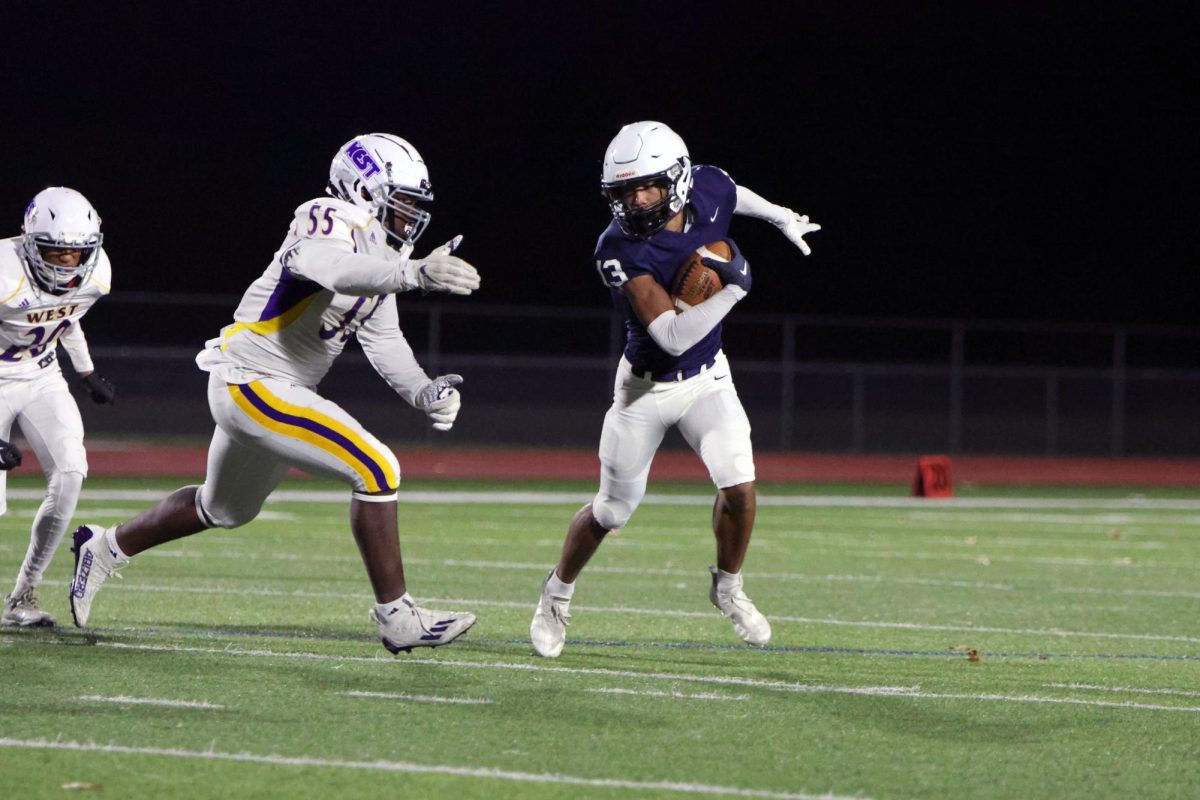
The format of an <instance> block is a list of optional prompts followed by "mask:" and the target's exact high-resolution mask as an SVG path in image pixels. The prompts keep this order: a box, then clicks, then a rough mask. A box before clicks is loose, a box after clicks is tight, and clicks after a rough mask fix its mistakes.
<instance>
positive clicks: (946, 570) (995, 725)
mask: <svg viewBox="0 0 1200 800" xmlns="http://www.w3.org/2000/svg"><path fill="white" fill-rule="evenodd" d="M174 485H175V484H173V483H170V484H169V483H164V482H161V481H157V482H153V481H151V482H148V481H121V482H117V481H111V480H100V479H93V480H89V482H88V484H87V485H86V486H85V489H84V497H83V499H82V501H81V503H80V507H79V512H78V515H77V521H79V522H98V523H103V524H112V523H115V522H118V521H120V520H122V519H125V518H128V517H129V516H130V515H132V514H133V513H135V512H136V511H138V510H140V509H141V508H144V507H146V506H147V505H149V503H150V502H151V500H152V499H153V498H154V497H156V496H159V495H160V494H162V493H164V492H165V491H166V490H167V489H169V488H173V486H174ZM283 488H284V489H285V490H286V494H285V495H283V496H281V497H280V498H279V499H278V500H276V501H273V502H271V503H270V504H269V505H268V506H267V509H266V512H265V513H264V514H263V515H262V517H260V518H259V519H258V520H256V521H255V522H253V523H251V524H250V525H248V526H246V527H244V528H241V529H239V530H235V531H224V530H218V531H210V532H207V533H203V534H200V535H197V536H194V537H191V538H188V539H185V540H182V541H179V542H175V543H171V544H168V545H165V546H163V547H160V548H157V549H156V550H152V551H148V552H147V553H145V554H143V555H141V556H138V557H137V558H135V559H134V560H133V562H132V563H131V564H129V565H128V566H127V567H126V568H125V570H124V578H123V580H115V579H114V580H110V581H109V583H108V584H107V585H106V586H105V588H104V589H103V590H102V591H101V593H100V594H99V596H98V599H97V601H96V604H95V606H94V607H93V611H92V618H91V620H90V622H91V625H90V626H89V627H88V628H87V629H83V630H80V629H77V628H75V627H74V626H73V625H72V624H71V615H70V610H69V606H68V603H67V587H68V581H69V575H70V568H71V564H72V556H71V553H70V551H69V549H68V548H69V538H70V534H69V533H68V537H67V538H68V541H67V542H64V544H63V546H62V548H61V549H60V550H59V552H58V555H57V556H56V558H55V561H54V563H53V565H52V566H51V568H50V570H49V572H48V574H47V580H46V583H45V584H44V585H43V587H42V589H41V595H42V604H43V607H45V608H46V609H47V610H49V611H50V612H51V613H53V614H55V615H56V616H57V617H58V619H59V623H60V627H59V628H57V629H53V630H42V631H32V630H14V629H11V628H6V629H3V630H0V669H2V670H3V673H2V674H3V678H2V680H3V683H2V684H0V685H2V686H3V689H2V691H0V797H4V798H10V797H11V798H50V797H53V798H61V797H64V796H71V795H72V794H73V792H74V790H78V791H82V792H83V793H84V794H86V795H87V796H108V797H121V798H133V797H188V798H220V799H221V800H228V798H234V797H238V798H241V797H263V798H267V797H272V798H274V797H371V796H382V797H386V796H398V795H404V796H412V797H455V798H487V799H488V800H496V798H502V797H503V798H507V797H520V798H563V797H570V798H592V797H595V798H617V797H639V798H640V797H650V798H680V797H687V796H695V795H699V796H711V797H763V798H812V797H829V798H851V797H855V798H873V799H875V800H885V799H888V800H891V799H894V798H954V800H967V799H969V800H978V799H979V798H1041V797H1052V798H1097V797H1101V798H1107V797H1114V798H1116V797H1138V798H1181V799H1182V798H1195V797H1197V796H1200V566H1198V565H1200V491H1186V490H1175V491H1162V492H1142V493H1137V492H1134V491H1133V490H1115V489H1114V490H1089V491H1084V490H1068V489H1063V490H1046V489H1042V490H1037V491H1034V490H1021V489H1009V490H1004V491H1000V490H983V489H977V490H974V491H964V492H960V496H959V497H958V498H956V499H955V500H953V501H940V500H939V501H920V500H911V499H908V498H906V497H905V496H904V495H905V488H906V487H900V486H897V487H878V486H875V487H846V486H840V487H828V486H781V485H770V486H765V485H764V486H761V487H760V498H761V503H762V504H761V506H760V508H759V515H758V525H757V527H756V530H755V535H754V541H753V543H752V545H751V550H750V557H749V559H748V561H747V565H746V569H745V574H746V590H747V593H748V594H749V595H750V596H751V597H752V598H753V599H754V600H755V602H756V603H757V605H758V607H759V608H760V609H761V610H762V611H763V612H764V613H765V614H766V615H767V616H768V618H770V619H771V621H772V624H773V627H774V638H773V639H772V640H771V643H770V644H769V645H768V646H767V647H764V648H751V647H747V646H745V645H742V644H741V643H740V642H739V641H738V640H737V638H736V637H735V635H734V633H733V630H732V627H731V626H730V625H729V623H728V622H727V621H726V620H724V619H723V618H721V617H720V616H719V614H718V613H717V612H716V611H715V609H713V608H712V606H711V605H710V604H709V601H708V586H709V576H708V572H707V565H708V564H710V563H712V558H713V547H712V534H711V531H710V530H709V527H708V519H709V515H710V512H709V507H708V506H709V504H710V503H711V496H710V492H709V491H707V490H706V489H705V488H704V487H700V486H682V485H681V486H652V487H651V492H652V496H651V497H650V498H648V500H647V502H646V504H645V505H643V507H642V508H641V509H639V511H638V512H637V514H636V515H635V517H634V519H633V521H632V522H631V523H630V524H629V525H628V527H627V528H626V529H625V530H624V531H622V532H621V535H620V536H618V537H610V538H609V540H608V541H607V542H606V543H605V544H604V545H603V547H601V549H600V551H599V553H598V554H597V556H596V558H595V559H594V560H593V562H592V564H591V565H590V566H589V567H588V569H587V570H586V571H585V572H584V574H583V576H582V577H581V578H580V580H579V583H578V585H577V589H576V593H575V600H574V603H573V604H572V608H571V610H572V614H573V622H572V625H571V627H570V628H569V629H568V642H567V647H566V649H565V650H564V652H563V655H562V657H561V658H558V659H555V660H546V659H541V658H538V657H537V656H535V655H534V654H533V652H532V650H531V648H530V646H529V644H528V639H527V637H528V630H529V621H530V617H531V614H532V611H533V607H534V605H535V603H536V601H537V596H538V590H539V585H540V581H541V579H542V577H543V575H544V574H545V572H546V571H547V570H548V569H549V568H550V566H552V565H553V564H554V562H555V560H556V558H557V554H558V551H559V548H560V546H561V542H562V537H563V534H564V532H565V530H566V524H567V521H568V520H569V518H570V517H571V515H572V514H573V513H574V511H575V510H576V509H577V508H578V507H579V505H580V504H581V503H582V502H583V501H584V500H585V499H586V498H587V497H588V495H589V494H590V492H591V491H592V487H591V486H588V485H583V484H538V485H531V484H491V483H441V484H439V483H432V482H428V483H415V484H413V485H406V486H405V488H404V489H402V495H401V499H402V505H401V538H402V542H403V546H404V555H405V564H406V569H407V573H408V579H409V587H410V590H411V591H412V593H413V594H414V595H415V596H416V597H417V598H418V599H419V600H421V601H422V602H423V604H425V605H428V606H429V607H432V608H450V609H466V610H472V611H474V612H475V613H477V614H478V615H479V622H478V624H477V625H476V627H475V628H474V629H473V630H472V631H471V632H470V633H469V634H467V636H466V637H464V638H463V639H461V640H460V641H459V642H457V643H455V644H453V645H451V646H449V647H445V648H439V649H437V650H433V651H430V650H424V651H416V652H414V653H413V654H411V655H404V654H401V655H400V656H398V657H392V656H391V655H389V654H388V653H387V652H386V651H385V650H384V649H383V648H382V647H381V646H380V644H379V642H378V640H377V639H376V637H375V630H374V625H373V624H372V623H370V622H369V621H368V620H367V610H368V608H369V607H370V605H371V602H372V601H371V598H370V592H369V587H368V584H367V581H366V576H365V574H364V572H363V568H362V565H361V562H360V560H359V557H358V553H357V550H356V548H355V546H354V542H353V540H352V538H351V536H350V534H349V530H348V523H347V514H346V503H345V492H344V491H342V490H341V489H339V488H338V487H336V486H334V485H332V484H327V483H322V482H317V481H310V480H293V481H289V482H288V483H286V484H285V485H284V487H283ZM41 490H42V486H41V485H40V484H38V483H37V482H35V481H29V480H24V481H22V480H16V481H12V482H11V483H10V487H9V501H10V502H9V506H10V508H9V513H8V515H7V516H5V517H3V518H0V577H2V578H3V580H4V582H5V583H4V586H3V589H2V591H7V590H8V588H10V586H11V584H10V581H11V580H12V577H13V575H14V574H15V572H16V569H17V565H18V564H19V562H20V559H21V557H22V555H23V554H24V552H25V547H26V545H27V543H28V529H29V524H30V521H31V518H32V515H33V513H34V511H35V509H36V507H37V503H38V498H39V496H40V492H41Z"/></svg>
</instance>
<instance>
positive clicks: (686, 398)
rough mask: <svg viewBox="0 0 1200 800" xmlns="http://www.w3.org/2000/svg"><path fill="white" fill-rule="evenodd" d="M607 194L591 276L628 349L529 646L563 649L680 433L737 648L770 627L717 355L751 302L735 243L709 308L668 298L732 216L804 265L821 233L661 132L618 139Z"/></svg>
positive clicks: (736, 417)
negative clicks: (705, 491)
mask: <svg viewBox="0 0 1200 800" xmlns="http://www.w3.org/2000/svg"><path fill="white" fill-rule="evenodd" d="M601 188H602V190H603V193H604V196H605V198H606V199H607V200H608V204H609V208H610V210H611V211H612V215H613V221H612V222H611V223H610V224H609V226H608V227H607V228H606V229H605V231H604V233H602V234H601V235H600V240H599V242H598V243H597V244H596V253H595V265H596V269H597V270H598V271H599V273H600V279H601V280H602V281H603V282H604V284H605V285H606V286H608V288H609V290H610V291H611V293H612V297H613V302H614V304H615V305H616V307H617V309H618V310H619V311H621V312H622V313H623V314H624V316H625V331H626V337H625V351H624V354H623V355H622V357H621V361H620V365H619V366H618V368H617V376H616V382H615V386H614V391H613V404H612V407H611V408H609V410H608V413H607V414H606V415H605V417H604V428H603V431H602V432H601V435H600V463H601V472H600V490H599V492H597V494H596V497H595V498H594V499H593V500H592V502H590V503H588V504H587V505H585V506H584V507H583V508H581V509H580V510H579V511H578V512H577V513H576V514H575V517H574V518H573V519H572V520H571V524H570V527H569V528H568V531H567V538H566V541H565V542H564V543H563V549H562V554H561V556H560V557H559V561H558V565H557V566H556V567H555V568H554V569H552V570H551V571H550V573H549V574H548V575H547V576H546V579H545V580H544V581H543V582H542V594H541V598H540V599H539V601H538V605H537V610H536V611H535V612H534V615H533V622H532V623H531V624H530V628H529V633H530V639H531V640H532V642H533V647H534V650H535V651H537V653H538V654H539V655H542V656H546V657H549V658H554V657H556V656H558V655H559V653H561V652H562V648H563V644H564V643H565V641H566V626H567V624H568V623H569V621H570V618H571V617H570V613H569V610H568V609H569V606H570V602H571V597H572V595H573V593H574V590H575V579H576V578H577V577H578V576H579V573H580V572H581V571H582V570H583V568H584V566H585V565H586V564H587V562H588V560H589V559H590V558H591V557H592V554H593V553H595V552H596V549H597V548H598V547H599V546H600V543H601V542H602V541H603V540H604V537H605V536H606V535H608V533H609V531H612V530H616V529H618V528H620V527H622V526H623V525H625V523H626V522H628V521H629V518H630V517H631V516H632V515H633V512H634V510H635V509H636V508H637V506H638V504H639V503H640V502H641V500H642V497H643V496H644V495H645V492H646V479H647V477H648V475H649V473H650V462H651V460H652V459H653V458H654V454H655V452H656V451H657V450H658V447H659V445H660V444H661V443H662V439H663V436H664V435H665V434H666V432H667V429H668V428H670V427H671V426H677V427H678V428H679V431H680V433H682V434H683V437H684V439H686V440H687V442H688V444H689V445H691V447H692V449H693V450H695V451H696V453H697V454H698V455H699V456H700V458H701V459H702V460H703V461H704V464H705V466H706V467H707V468H708V471H709V474H710V475H711V477H712V480H713V483H714V484H716V487H717V499H716V503H715V505H714V506H713V532H714V534H715V535H716V540H717V566H716V567H712V568H710V570H711V572H712V588H711V591H710V592H709V599H710V600H711V601H712V603H713V605H715V606H716V607H717V608H718V609H719V610H720V611H721V613H722V614H724V615H725V616H726V617H727V618H728V619H729V620H730V621H731V622H732V623H733V628H734V631H735V632H736V633H737V635H738V636H739V637H741V639H742V640H743V641H745V642H747V643H748V644H753V645H763V644H766V643H767V642H768V641H769V640H770V638H771V626H770V623H768V622H767V619H766V617H764V616H763V615H762V614H761V613H760V612H759V611H758V609H757V608H755V606H754V603H752V602H751V601H750V598H748V597H747V596H746V594H745V592H744V591H743V589H742V562H743V561H744V559H745V557H746V549H747V546H748V545H749V544H750V533H751V531H752V529H753V527H754V514H755V491H754V455H753V452H752V450H751V447H750V422H749V420H748V419H747V418H746V412H745V411H744V410H743V409H742V404H741V401H740V400H739V399H738V395H737V390H736V389H735V388H734V385H733V380H732V378H731V377H730V373H729V363H728V362H727V361H726V359H725V356H724V354H723V353H722V352H721V320H723V319H724V318H725V315H726V314H728V313H729V311H730V310H731V309H732V308H733V306H734V304H735V303H737V302H738V301H739V300H741V299H742V298H743V297H745V296H746V293H747V292H749V291H750V284H751V274H750V267H749V265H748V264H747V263H746V260H745V259H744V258H743V257H742V256H741V254H740V253H739V252H738V251H737V247H736V245H732V242H730V244H731V246H732V250H733V255H732V258H731V259H730V260H729V261H721V260H719V259H709V258H706V259H704V263H705V264H706V265H707V266H709V267H711V268H712V269H714V270H715V271H716V272H717V274H718V275H719V276H720V277H721V281H722V283H723V284H724V287H723V288H722V289H721V290H720V291H718V292H717V293H716V294H714V295H713V296H712V297H710V298H709V299H707V300H705V301H704V302H702V303H698V304H696V305H694V306H692V307H690V308H687V309H686V310H683V311H682V313H679V312H677V310H676V307H675V306H674V304H673V302H672V300H671V297H670V296H669V295H668V288H667V287H669V286H670V285H671V280H672V278H673V277H674V275H675V271H676V270H677V269H678V268H679V266H680V265H681V264H683V263H684V262H685V261H686V260H687V259H688V258H689V257H690V256H691V255H692V253H693V252H695V251H696V250H697V249H698V248H700V247H701V246H703V245H706V244H709V243H712V242H716V241H720V240H726V241H729V239H728V233H729V223H730V221H731V220H732V219H733V215H734V214H742V215H746V216H750V217H755V218H757V219H763V220H767V221H769V222H771V223H773V224H774V225H776V226H777V227H778V228H779V229H780V230H781V231H782V232H783V234H784V236H786V237H787V238H788V239H789V240H791V242H792V243H793V244H795V245H796V247H798V248H799V249H800V251H801V252H802V253H804V254H805V255H808V254H809V253H810V252H811V251H810V249H809V246H808V244H807V243H806V242H805V241H804V237H805V236H806V235H807V234H809V233H813V232H815V231H818V230H820V229H821V226H819V225H816V224H814V223H812V222H810V221H809V219H808V217H807V216H804V215H801V214H797V213H795V212H794V211H792V210H791V209H789V208H784V207H782V206H777V205H775V204H774V203H770V202H768V201H766V200H764V199H763V198H762V197H760V196H759V195H757V194H755V193H754V192H752V191H750V190H749V189H747V188H746V187H744V186H738V185H737V184H735V183H734V182H733V180H732V179H731V178H730V177H729V175H727V174H726V173H725V172H724V171H723V170H721V169H719V168H717V167H711V166H703V165H693V164H692V162H691V158H690V157H689V155H688V150H687V146H686V145H685V144H684V142H683V140H682V139H681V138H680V137H679V136H678V135H677V134H676V133H675V132H674V131H672V130H671V129H670V128H669V127H667V126H666V125H664V124H662V123H661V122H652V121H650V122H635V123H632V124H629V125H626V126H625V127H623V128H622V129H621V130H620V132H619V133H618V134H617V135H616V138H614V139H613V140H612V143H611V144H610V145H609V146H608V151H607V153H606V154H605V157H604V172H603V180H602V183H601Z"/></svg>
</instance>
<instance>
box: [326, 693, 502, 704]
mask: <svg viewBox="0 0 1200 800" xmlns="http://www.w3.org/2000/svg"><path fill="white" fill-rule="evenodd" d="M338 694H340V695H344V696H346V697H372V698H379V699H382V700H411V701H413V702H414V703H451V704H454V705H463V706H486V705H493V704H495V702H496V701H495V700H481V699H477V698H474V697H434V696H433V695H428V694H404V693H403V692H338Z"/></svg>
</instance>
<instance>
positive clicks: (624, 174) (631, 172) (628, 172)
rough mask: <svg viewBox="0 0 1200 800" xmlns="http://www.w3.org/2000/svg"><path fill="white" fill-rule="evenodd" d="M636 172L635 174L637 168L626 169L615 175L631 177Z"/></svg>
mask: <svg viewBox="0 0 1200 800" xmlns="http://www.w3.org/2000/svg"><path fill="white" fill-rule="evenodd" d="M636 174H637V170H632V169H627V170H625V171H624V172H618V173H617V174H616V176H615V177H617V178H632V177H633V176H634V175H636Z"/></svg>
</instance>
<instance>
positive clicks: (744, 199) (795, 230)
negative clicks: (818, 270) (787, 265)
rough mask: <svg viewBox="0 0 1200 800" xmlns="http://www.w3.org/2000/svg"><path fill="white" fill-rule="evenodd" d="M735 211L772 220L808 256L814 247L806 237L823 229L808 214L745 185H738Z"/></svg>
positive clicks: (756, 217)
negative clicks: (792, 208)
mask: <svg viewBox="0 0 1200 800" xmlns="http://www.w3.org/2000/svg"><path fill="white" fill-rule="evenodd" d="M734 213H735V214H744V215H745V216H748V217H754V218H755V219H762V220H766V221H767V222H770V223H771V224H772V225H774V226H775V227H777V228H779V230H780V231H781V232H782V233H783V235H784V236H786V237H787V238H788V241H790V242H791V243H792V244H794V245H796V247H798V248H799V249H800V252H801V253H803V254H804V255H806V256H807V255H811V254H812V248H811V247H809V245H808V242H806V241H804V237H805V236H807V235H808V234H810V233H816V232H817V231H819V230H821V226H820V225H818V224H816V223H815V222H812V221H810V220H809V218H808V215H807V214H798V213H796V212H795V211H792V210H791V209H790V208H786V207H784V206H777V205H775V204H774V203H772V202H770V201H769V200H765V199H763V198H762V197H761V196H760V195H759V194H757V193H755V192H754V191H752V190H750V189H747V188H746V187H745V186H739V187H737V207H736V208H735V209H734Z"/></svg>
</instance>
